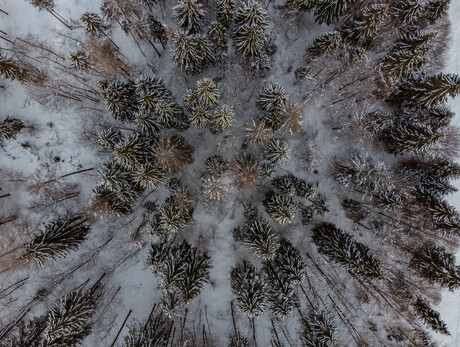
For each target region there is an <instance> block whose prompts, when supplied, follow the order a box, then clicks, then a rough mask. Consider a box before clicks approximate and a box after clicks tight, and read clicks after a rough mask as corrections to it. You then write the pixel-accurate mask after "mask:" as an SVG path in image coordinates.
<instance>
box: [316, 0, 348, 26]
mask: <svg viewBox="0 0 460 347" xmlns="http://www.w3.org/2000/svg"><path fill="white" fill-rule="evenodd" d="M351 2H353V0H322V1H320V2H319V3H318V4H317V5H316V10H315V17H316V18H315V21H317V22H318V23H319V24H322V23H326V24H327V25H331V24H332V23H335V22H336V21H337V20H338V19H339V18H340V17H341V16H342V15H343V14H344V13H345V10H346V9H347V7H348V5H349V4H350V3H351Z"/></svg>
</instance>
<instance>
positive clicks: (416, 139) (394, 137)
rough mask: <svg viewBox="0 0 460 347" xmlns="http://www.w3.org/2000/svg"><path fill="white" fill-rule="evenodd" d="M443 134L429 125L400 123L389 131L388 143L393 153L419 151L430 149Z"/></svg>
mask: <svg viewBox="0 0 460 347" xmlns="http://www.w3.org/2000/svg"><path fill="white" fill-rule="evenodd" d="M443 136H444V135H443V134H442V133H440V132H438V131H434V130H433V129H431V127H429V126H427V125H418V124H409V123H400V124H398V125H396V126H394V127H392V128H391V129H390V130H389V131H388V134H387V137H386V143H387V147H388V150H389V151H390V153H393V154H400V153H417V152H419V151H426V150H429V149H430V148H432V147H433V146H434V145H435V144H436V143H437V141H439V140H440V139H441V138H442V137H443Z"/></svg>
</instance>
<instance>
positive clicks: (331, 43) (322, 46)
mask: <svg viewBox="0 0 460 347" xmlns="http://www.w3.org/2000/svg"><path fill="white" fill-rule="evenodd" d="M341 43H342V34H341V33H340V31H329V32H326V33H324V34H321V35H319V36H317V37H316V38H315V39H314V40H313V42H312V43H311V45H310V46H309V47H308V48H307V54H308V57H309V58H310V59H316V58H319V57H320V56H322V55H323V54H326V53H328V52H331V51H333V50H335V49H337V48H338V47H339V46H340V44H341Z"/></svg>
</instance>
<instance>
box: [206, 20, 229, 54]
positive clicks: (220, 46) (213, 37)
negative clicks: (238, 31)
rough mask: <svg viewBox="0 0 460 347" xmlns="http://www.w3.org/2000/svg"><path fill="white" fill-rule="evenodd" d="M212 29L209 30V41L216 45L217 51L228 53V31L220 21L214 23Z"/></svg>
mask: <svg viewBox="0 0 460 347" xmlns="http://www.w3.org/2000/svg"><path fill="white" fill-rule="evenodd" d="M210 26H211V29H210V30H209V33H208V36H209V40H210V41H211V42H212V43H213V45H214V50H215V51H219V50H220V51H224V52H225V51H226V50H227V43H228V35H227V29H226V28H225V26H224V25H222V24H221V23H220V22H218V21H213V22H211V24H210Z"/></svg>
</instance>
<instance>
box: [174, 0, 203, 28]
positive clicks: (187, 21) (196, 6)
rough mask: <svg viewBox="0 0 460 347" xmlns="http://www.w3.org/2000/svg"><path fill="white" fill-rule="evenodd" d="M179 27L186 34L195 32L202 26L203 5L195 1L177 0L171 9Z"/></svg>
mask: <svg viewBox="0 0 460 347" xmlns="http://www.w3.org/2000/svg"><path fill="white" fill-rule="evenodd" d="M173 10H174V12H175V14H176V18H177V19H178V20H179V25H180V26H181V27H182V28H183V29H184V30H185V31H187V32H189V33H194V32H197V31H198V30H199V29H200V27H201V26H202V24H203V17H204V11H203V5H202V4H200V3H199V2H198V1H197V0H179V3H178V4H177V5H176V6H174V8H173Z"/></svg>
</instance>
